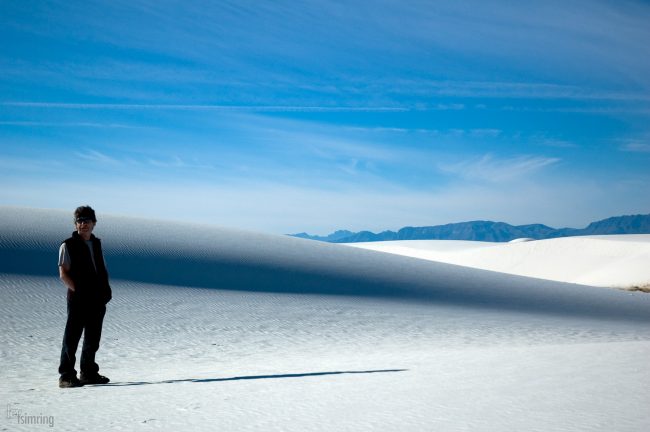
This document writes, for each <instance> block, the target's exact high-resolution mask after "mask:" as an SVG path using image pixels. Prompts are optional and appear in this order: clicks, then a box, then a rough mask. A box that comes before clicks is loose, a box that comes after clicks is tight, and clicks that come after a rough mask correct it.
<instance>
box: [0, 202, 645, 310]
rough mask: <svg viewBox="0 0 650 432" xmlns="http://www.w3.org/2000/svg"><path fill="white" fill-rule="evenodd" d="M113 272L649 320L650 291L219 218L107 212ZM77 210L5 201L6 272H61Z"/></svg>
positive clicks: (187, 282) (190, 282)
mask: <svg viewBox="0 0 650 432" xmlns="http://www.w3.org/2000/svg"><path fill="white" fill-rule="evenodd" d="M99 219H100V221H99V223H98V225H97V228H96V229H95V234H96V235H97V236H98V237H100V238H101V239H102V241H103V244H104V250H105V255H106V260H107V263H108V267H109V271H110V273H111V277H112V278H113V279H124V280H132V281H137V282H146V283H154V284H165V285H179V286H191V287H201V288H214V289H226V290H240V291H265V292H289V293H300V294H331V295H355V296H378V297H388V298H395V299H404V300H414V301H421V302H436V303H444V304H449V305H454V306H460V307H481V308H494V309H507V310H517V311H521V312H535V313H545V314H559V315H566V314H573V315H582V316H589V317H594V318H595V317H597V318H601V319H625V320H641V321H644V322H650V296H647V295H644V294H639V293H627V292H621V291H615V290H605V289H598V288H593V287H585V286H580V285H572V284H564V283H557V282H550V281H544V280H539V279H532V278H525V277H519V276H512V275H505V274H500V273H494V272H489V271H485V270H477V269H471V268H466V267H459V266H455V265H451V264H442V263H436V262H431V261H424V260H420V259H415V258H409V257H402V256H397V255H392V254H386V253H381V252H375V251H369V250H363V249H355V248H350V247H346V246H341V245H336V244H328V243H321V242H315V241H310V240H302V239H297V238H293V237H288V236H279V235H269V234H261V233H254V232H247V231H241V230H235V229H226V228H220V227H214V226H204V225H190V224H181V223H173V222H163V221H152V220H145V219H136V218H128V217H119V216H105V215H101V214H100V215H99ZM72 230H73V225H72V217H71V214H70V213H69V212H62V211H56V210H41V209H26V208H13V207H0V273H10V274H28V275H39V276H43V275H45V276H56V275H57V274H58V273H57V267H56V261H57V252H58V247H59V245H60V243H61V241H62V240H64V239H65V238H66V237H68V236H69V235H70V233H71V232H72Z"/></svg>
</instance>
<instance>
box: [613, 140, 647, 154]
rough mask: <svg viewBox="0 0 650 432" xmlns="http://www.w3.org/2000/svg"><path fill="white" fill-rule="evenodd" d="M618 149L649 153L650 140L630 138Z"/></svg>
mask: <svg viewBox="0 0 650 432" xmlns="http://www.w3.org/2000/svg"><path fill="white" fill-rule="evenodd" d="M620 149H621V150H622V151H625V152H633V153H650V141H648V140H632V141H628V142H626V143H625V144H623V145H621V146H620Z"/></svg>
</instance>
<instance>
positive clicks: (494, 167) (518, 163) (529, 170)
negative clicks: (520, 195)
mask: <svg viewBox="0 0 650 432" xmlns="http://www.w3.org/2000/svg"><path fill="white" fill-rule="evenodd" d="M558 162H560V159H558V158H549V157H543V156H518V157H513V158H500V159H499V158H496V157H495V156H493V155H490V154H487V155H484V156H482V157H480V158H477V159H470V160H465V161H462V162H456V163H451V164H439V165H438V168H439V169H440V170H441V171H442V172H444V173H447V174H451V175H454V176H456V177H460V178H464V179H467V180H470V181H488V182H493V183H502V182H509V181H513V180H517V179H521V178H526V177H528V176H530V175H532V174H535V173H537V172H539V171H541V170H542V169H544V168H546V167H549V166H552V165H555V164H557V163H558Z"/></svg>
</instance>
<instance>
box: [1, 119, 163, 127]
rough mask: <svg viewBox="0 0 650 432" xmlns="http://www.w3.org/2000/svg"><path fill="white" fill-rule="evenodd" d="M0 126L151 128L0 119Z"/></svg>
mask: <svg viewBox="0 0 650 432" xmlns="http://www.w3.org/2000/svg"><path fill="white" fill-rule="evenodd" d="M0 126H24V127H46V128H98V129H152V127H150V126H140V125H128V124H118V123H90V122H39V121H0Z"/></svg>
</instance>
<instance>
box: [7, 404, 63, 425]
mask: <svg viewBox="0 0 650 432" xmlns="http://www.w3.org/2000/svg"><path fill="white" fill-rule="evenodd" d="M7 420H10V421H13V422H15V423H17V424H20V425H46V426H49V427H51V428H53V427H54V416H52V415H44V414H42V413H41V414H38V415H33V414H30V413H27V412H26V411H25V410H23V409H22V408H19V407H18V404H12V403H9V404H7Z"/></svg>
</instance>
